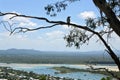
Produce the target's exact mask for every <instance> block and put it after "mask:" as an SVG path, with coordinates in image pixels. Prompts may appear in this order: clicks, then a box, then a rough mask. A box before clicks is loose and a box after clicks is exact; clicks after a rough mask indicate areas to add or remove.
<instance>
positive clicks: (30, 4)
mask: <svg viewBox="0 0 120 80" xmlns="http://www.w3.org/2000/svg"><path fill="white" fill-rule="evenodd" d="M56 1H61V0H29V1H28V0H0V12H16V13H18V14H24V15H30V16H38V17H45V18H48V19H49V20H54V21H55V20H57V21H66V18H67V17H68V16H71V22H72V23H76V24H79V25H85V19H86V18H87V17H91V18H95V17H97V16H99V9H98V8H96V6H95V5H94V4H93V2H92V0H81V1H76V2H74V3H69V6H68V7H67V8H66V10H65V11H62V12H61V13H58V14H57V16H56V17H50V16H48V15H47V14H46V11H45V10H44V7H45V6H46V5H48V4H50V3H55V2H56ZM10 17H11V15H7V16H4V17H0V20H1V21H3V20H4V21H9V22H10V23H11V24H12V23H17V26H23V27H26V26H27V27H29V28H35V27H39V26H43V25H47V23H45V22H43V21H39V20H33V19H28V18H14V19H13V20H12V21H10V20H9V18H10ZM70 30H71V29H70V28H68V27H67V26H56V27H54V28H50V29H43V30H38V31H32V32H26V33H17V34H14V35H11V36H10V35H9V34H10V33H9V32H8V31H7V30H6V29H5V28H4V27H3V24H0V50H3V49H4V50H5V49H10V48H17V49H35V50H41V51H83V52H84V51H85V52H86V51H98V50H104V49H105V47H104V45H103V44H102V42H100V41H98V42H97V40H98V39H97V37H94V38H92V39H91V40H90V42H89V45H86V44H85V45H82V46H81V47H80V49H76V48H75V47H71V48H69V47H66V41H65V40H64V39H63V37H64V36H65V35H66V34H68V32H69V31H70ZM112 37H113V38H112V39H110V43H109V44H110V45H111V46H112V48H113V49H115V50H120V45H119V44H120V38H119V37H117V36H116V35H115V34H113V36H112Z"/></svg>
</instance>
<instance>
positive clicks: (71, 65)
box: [0, 63, 118, 71]
mask: <svg viewBox="0 0 120 80" xmlns="http://www.w3.org/2000/svg"><path fill="white" fill-rule="evenodd" d="M0 66H4V67H20V68H33V67H41V66H46V67H47V66H51V67H53V66H67V67H68V66H69V67H75V68H83V69H85V68H90V67H89V66H88V65H84V64H21V63H20V64H17V63H10V64H7V63H0ZM91 66H92V67H94V68H106V69H109V70H111V71H118V68H117V66H110V65H91Z"/></svg>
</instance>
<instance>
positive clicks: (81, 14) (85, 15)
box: [79, 11, 96, 19]
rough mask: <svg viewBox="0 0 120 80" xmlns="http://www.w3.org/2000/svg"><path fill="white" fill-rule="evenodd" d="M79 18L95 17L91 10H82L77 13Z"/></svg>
mask: <svg viewBox="0 0 120 80" xmlns="http://www.w3.org/2000/svg"><path fill="white" fill-rule="evenodd" d="M79 17H80V18H83V19H87V18H95V17H96V15H95V13H94V12H93V11H84V12H82V13H80V14H79Z"/></svg>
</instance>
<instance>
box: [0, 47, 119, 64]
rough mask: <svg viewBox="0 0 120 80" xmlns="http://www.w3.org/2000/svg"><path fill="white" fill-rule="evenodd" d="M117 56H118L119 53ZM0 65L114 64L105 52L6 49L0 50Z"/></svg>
mask: <svg viewBox="0 0 120 80" xmlns="http://www.w3.org/2000/svg"><path fill="white" fill-rule="evenodd" d="M117 52H120V51H117ZM117 55H118V56H120V54H119V53H117ZM0 63H44V64H46V63H49V64H50V63H51V64H83V63H99V64H106V63H107V64H108V63H114V62H113V60H112V59H111V57H110V56H109V55H108V54H107V52H105V51H90V52H64V51H61V52H57V51H38V50H32V49H8V50H0Z"/></svg>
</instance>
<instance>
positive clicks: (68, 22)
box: [67, 16, 70, 27]
mask: <svg viewBox="0 0 120 80" xmlns="http://www.w3.org/2000/svg"><path fill="white" fill-rule="evenodd" d="M67 24H68V27H69V25H70V16H68V17H67Z"/></svg>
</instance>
